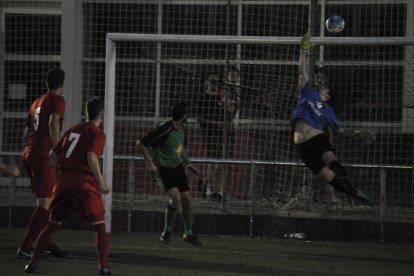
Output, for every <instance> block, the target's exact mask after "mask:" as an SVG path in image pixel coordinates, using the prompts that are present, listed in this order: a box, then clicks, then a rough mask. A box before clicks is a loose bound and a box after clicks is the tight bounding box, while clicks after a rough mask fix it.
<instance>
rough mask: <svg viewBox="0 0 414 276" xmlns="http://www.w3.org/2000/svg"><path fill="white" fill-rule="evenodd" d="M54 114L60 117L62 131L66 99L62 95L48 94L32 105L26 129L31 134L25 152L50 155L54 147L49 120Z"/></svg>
mask: <svg viewBox="0 0 414 276" xmlns="http://www.w3.org/2000/svg"><path fill="white" fill-rule="evenodd" d="M52 114H57V115H59V117H60V128H61V129H62V122H63V117H64V114H65V98H63V97H62V96H61V95H58V94H55V93H46V94H43V95H42V96H41V97H40V98H38V99H36V100H35V101H34V102H33V103H32V105H31V107H30V110H29V113H28V115H27V119H26V127H27V128H29V129H30V134H29V136H28V138H27V142H26V149H25V150H28V151H36V152H44V153H45V154H46V155H47V154H49V151H50V150H51V149H52V147H53V144H52V140H51V139H50V134H49V120H50V115H52Z"/></svg>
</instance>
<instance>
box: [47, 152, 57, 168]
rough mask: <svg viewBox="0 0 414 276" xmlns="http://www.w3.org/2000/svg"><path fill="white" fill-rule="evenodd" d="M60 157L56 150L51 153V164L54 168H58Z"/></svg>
mask: <svg viewBox="0 0 414 276" xmlns="http://www.w3.org/2000/svg"><path fill="white" fill-rule="evenodd" d="M58 158H59V157H58V155H57V153H56V152H55V151H54V150H51V151H50V152H49V159H50V163H51V164H52V166H53V167H56V166H57V162H58Z"/></svg>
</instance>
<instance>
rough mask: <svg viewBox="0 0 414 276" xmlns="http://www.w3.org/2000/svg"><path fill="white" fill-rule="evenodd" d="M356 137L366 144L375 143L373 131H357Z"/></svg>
mask: <svg viewBox="0 0 414 276" xmlns="http://www.w3.org/2000/svg"><path fill="white" fill-rule="evenodd" d="M356 135H357V137H359V138H360V139H361V141H362V142H364V143H365V144H370V143H372V142H374V141H375V133H374V132H373V131H371V130H359V131H356Z"/></svg>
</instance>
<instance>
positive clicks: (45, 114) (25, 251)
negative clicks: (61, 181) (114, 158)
mask: <svg viewBox="0 0 414 276" xmlns="http://www.w3.org/2000/svg"><path fill="white" fill-rule="evenodd" d="M64 80H65V72H63V70H61V69H59V68H56V69H51V70H49V71H48V72H47V74H46V85H47V88H48V91H47V93H45V94H43V95H42V96H41V97H39V98H38V99H36V100H35V101H34V102H33V103H32V105H31V107H30V110H29V113H28V115H27V120H26V128H25V129H24V134H23V139H24V140H25V143H26V145H25V148H24V151H23V163H24V164H25V166H26V168H27V170H28V174H29V176H30V178H31V184H32V191H33V194H34V196H35V197H36V209H35V210H34V212H33V215H32V218H31V219H30V222H29V226H28V230H27V233H26V237H25V239H24V241H23V243H22V244H21V246H20V248H19V249H18V250H17V255H18V256H19V257H24V258H30V257H31V256H32V252H31V251H32V250H33V245H34V242H35V241H36V239H37V238H38V236H39V233H40V232H41V231H42V229H43V227H45V226H46V224H47V220H48V217H49V212H48V209H49V206H50V201H51V197H52V191H53V187H54V185H55V182H56V174H55V169H54V168H53V167H52V165H51V164H50V160H49V151H50V150H51V149H52V148H53V146H54V145H56V144H57V142H58V141H59V137H60V131H61V129H62V122H63V117H64V113H65V99H64V98H63V97H62V92H63V83H64ZM45 254H49V255H55V256H57V257H67V256H68V253H66V252H64V251H62V250H60V249H59V248H58V247H57V246H56V245H54V244H53V242H52V239H51V240H50V241H49V243H48V246H47V250H45Z"/></svg>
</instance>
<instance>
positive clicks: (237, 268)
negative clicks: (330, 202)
mask: <svg viewBox="0 0 414 276" xmlns="http://www.w3.org/2000/svg"><path fill="white" fill-rule="evenodd" d="M24 234H25V229H20V228H16V229H14V228H12V229H10V228H0V265H1V266H0V267H1V269H0V275H5V276H9V275H10V276H14V275H27V274H25V273H24V266H25V264H26V263H27V260H22V259H19V258H18V257H17V256H16V250H17V247H18V246H19V244H20V242H21V241H22V239H23V237H24ZM55 240H56V243H57V244H58V245H59V246H60V247H61V248H63V249H65V250H68V251H70V252H71V254H72V257H71V258H68V259H58V258H54V257H49V258H47V259H44V260H41V262H40V263H39V266H38V270H37V272H36V274H37V275H59V276H61V275H98V262H97V256H96V252H95V245H94V233H93V232H92V231H80V230H61V231H59V232H58V233H57V234H56V238H55ZM200 241H201V242H202V243H203V247H192V246H191V245H189V244H186V243H184V242H183V241H182V239H181V237H179V236H172V241H171V243H170V244H169V245H166V244H163V243H161V242H160V241H159V235H158V234H142V233H139V234H136V233H134V234H111V235H110V243H111V247H110V256H109V261H110V268H111V270H112V271H113V273H114V275H122V276H124V275H168V276H174V275H180V276H181V275H185V276H189V275H209V276H213V275H214V276H216V275H412V273H413V271H414V246H413V245H406V246H402V245H383V244H367V243H341V242H320V241H302V240H300V241H299V240H280V239H265V238H260V239H259V238H249V237H217V236H215V237H200Z"/></svg>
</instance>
